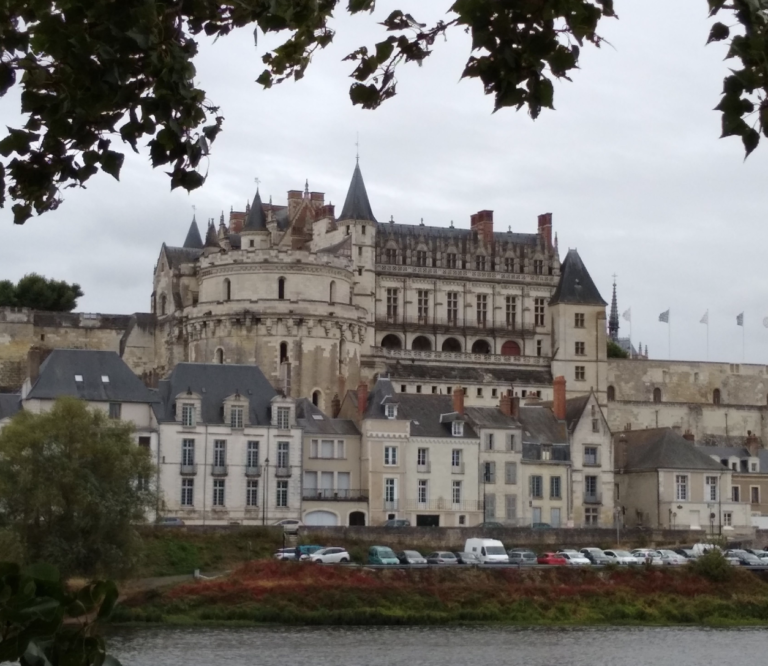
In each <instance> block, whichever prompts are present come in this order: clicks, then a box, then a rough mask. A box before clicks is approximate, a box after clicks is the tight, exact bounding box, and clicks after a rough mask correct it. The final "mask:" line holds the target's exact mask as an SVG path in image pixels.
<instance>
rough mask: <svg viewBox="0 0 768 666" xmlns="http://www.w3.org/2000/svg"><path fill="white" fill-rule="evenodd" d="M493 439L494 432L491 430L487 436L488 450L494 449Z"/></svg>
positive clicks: (486, 446) (486, 444)
mask: <svg viewBox="0 0 768 666" xmlns="http://www.w3.org/2000/svg"><path fill="white" fill-rule="evenodd" d="M493 439H494V438H493V433H492V432H489V433H488V434H487V435H486V436H485V450H486V451H493V444H494V441H493Z"/></svg>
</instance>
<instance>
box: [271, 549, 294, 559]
mask: <svg viewBox="0 0 768 666" xmlns="http://www.w3.org/2000/svg"><path fill="white" fill-rule="evenodd" d="M273 557H274V558H275V559H276V560H296V549H295V548H280V549H279V550H278V551H276V552H275V554H274V556H273Z"/></svg>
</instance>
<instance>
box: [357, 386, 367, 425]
mask: <svg viewBox="0 0 768 666" xmlns="http://www.w3.org/2000/svg"><path fill="white" fill-rule="evenodd" d="M366 407H368V384H366V383H365V382H360V384H359V385H358V387H357V417H358V419H360V421H362V420H363V414H365V409H366Z"/></svg>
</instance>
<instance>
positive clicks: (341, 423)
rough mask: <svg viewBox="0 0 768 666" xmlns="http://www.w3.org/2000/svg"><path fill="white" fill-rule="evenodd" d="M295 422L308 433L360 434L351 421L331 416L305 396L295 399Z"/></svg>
mask: <svg viewBox="0 0 768 666" xmlns="http://www.w3.org/2000/svg"><path fill="white" fill-rule="evenodd" d="M296 422H297V423H298V424H299V426H301V427H302V428H304V432H305V433H308V434H310V435H314V434H317V435H357V436H359V435H360V431H359V430H358V429H357V426H356V425H355V424H354V422H353V421H350V420H348V419H334V418H331V417H330V416H328V415H327V414H325V413H324V412H323V411H322V410H321V409H319V408H318V407H316V406H315V405H313V404H312V401H311V400H308V399H307V398H301V399H300V400H297V401H296Z"/></svg>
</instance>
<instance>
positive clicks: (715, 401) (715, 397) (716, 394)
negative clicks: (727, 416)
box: [712, 389, 720, 405]
mask: <svg viewBox="0 0 768 666" xmlns="http://www.w3.org/2000/svg"><path fill="white" fill-rule="evenodd" d="M712 404H714V405H719V404H720V389H715V390H714V391H713V392H712Z"/></svg>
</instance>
